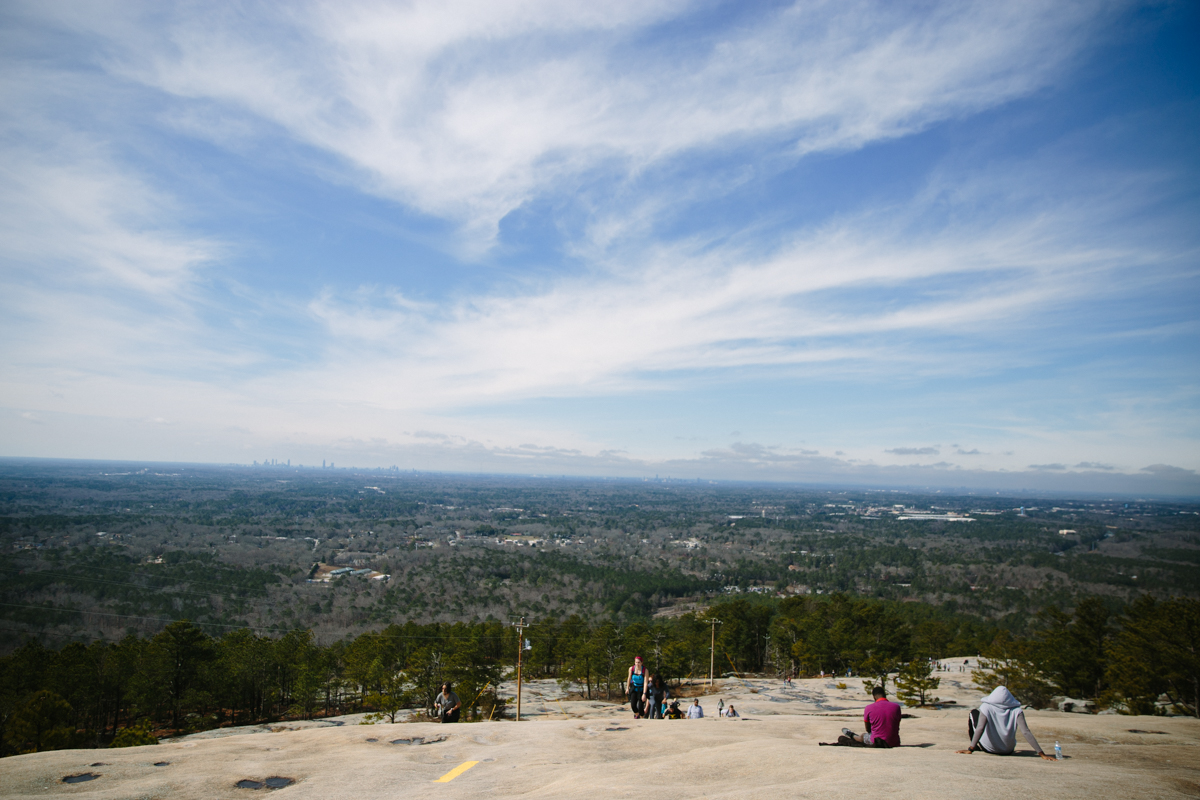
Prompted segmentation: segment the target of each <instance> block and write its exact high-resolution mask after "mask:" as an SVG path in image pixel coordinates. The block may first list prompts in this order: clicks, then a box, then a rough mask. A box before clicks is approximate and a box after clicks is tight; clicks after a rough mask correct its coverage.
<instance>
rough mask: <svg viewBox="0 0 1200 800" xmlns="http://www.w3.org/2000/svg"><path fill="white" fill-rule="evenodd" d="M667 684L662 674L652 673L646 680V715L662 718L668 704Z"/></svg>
mask: <svg viewBox="0 0 1200 800" xmlns="http://www.w3.org/2000/svg"><path fill="white" fill-rule="evenodd" d="M667 694H668V692H667V684H666V683H664V682H663V679H662V676H661V675H651V676H650V678H649V679H648V680H647V681H646V717H647V718H649V719H662V718H663V708H664V707H665V706H666V704H667Z"/></svg>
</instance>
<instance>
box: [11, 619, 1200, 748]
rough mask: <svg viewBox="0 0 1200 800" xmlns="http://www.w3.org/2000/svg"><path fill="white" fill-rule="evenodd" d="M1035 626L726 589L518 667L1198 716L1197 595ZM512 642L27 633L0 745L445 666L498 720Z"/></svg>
mask: <svg viewBox="0 0 1200 800" xmlns="http://www.w3.org/2000/svg"><path fill="white" fill-rule="evenodd" d="M714 621H715V622H714ZM714 626H715V637H716V638H715V641H716V644H715V649H714V650H712V651H711V652H710V642H711V637H712V635H713V632H714ZM1031 630H1032V633H1029V634H1027V635H1015V634H1014V633H1012V632H1011V631H1010V630H1008V629H1006V628H1003V627H1001V626H1000V625H998V624H996V623H994V622H989V621H985V620H981V619H978V618H974V617H969V616H966V615H961V614H954V613H950V612H947V611H946V610H944V609H941V608H938V607H934V606H928V605H921V604H915V603H898V602H891V601H884V600H874V599H864V598H852V597H849V596H845V595H833V596H829V597H821V598H789V599H786V600H782V601H777V600H770V599H761V600H759V599H754V600H750V599H743V598H737V599H733V600H729V601H726V602H723V603H719V604H717V605H714V606H712V607H711V608H709V609H708V610H707V611H706V612H705V613H704V615H702V616H697V615H694V614H690V615H686V616H684V617H681V618H678V619H673V620H661V621H657V620H656V621H653V622H635V623H632V624H627V625H621V624H618V623H617V622H614V621H606V622H589V621H585V620H583V619H582V618H580V617H578V616H573V617H570V618H568V619H564V620H559V619H543V620H538V621H535V622H534V623H533V624H532V625H529V626H527V627H526V628H525V629H524V636H523V639H525V640H527V642H528V648H527V649H522V650H521V653H522V661H523V666H524V670H525V676H526V677H527V678H551V679H556V680H558V681H559V682H560V683H561V684H562V685H563V686H564V687H565V688H567V689H568V690H570V691H573V692H578V693H579V695H580V696H583V697H587V698H591V699H595V698H607V699H616V698H620V697H621V696H622V694H623V686H622V684H623V681H624V678H625V674H626V670H627V668H628V666H629V664H630V663H631V662H632V659H633V657H634V656H635V655H641V656H643V658H644V659H645V660H646V662H647V663H648V664H649V666H650V668H651V669H652V670H654V671H655V672H657V673H660V674H662V675H663V676H664V677H666V678H667V679H668V680H669V681H674V682H678V681H680V680H684V679H687V678H689V677H692V678H698V677H702V676H706V675H707V674H708V670H709V665H710V661H709V659H710V657H713V658H714V660H715V668H716V672H717V673H718V675H721V674H728V673H730V672H733V673H738V674H743V673H757V674H764V673H765V674H782V673H785V672H793V673H796V674H801V675H803V674H815V673H818V672H821V671H824V672H825V673H837V674H850V675H855V676H858V677H860V678H863V679H864V680H866V681H869V682H878V681H881V680H882V681H887V680H888V679H889V676H890V675H894V673H896V672H897V671H898V670H900V669H901V668H902V667H903V665H905V664H909V665H912V664H917V663H921V662H924V663H927V662H928V660H929V659H940V658H945V657H949V656H960V655H976V654H982V656H983V657H984V664H985V666H986V667H987V668H988V671H986V672H980V673H977V674H976V680H977V682H979V683H980V684H981V685H984V686H987V685H990V684H993V683H1000V682H1003V683H1005V684H1006V685H1008V686H1009V687H1010V688H1011V689H1012V690H1013V692H1014V693H1015V694H1017V696H1018V697H1019V698H1021V699H1022V700H1023V701H1024V702H1026V703H1027V704H1031V705H1034V706H1045V705H1046V704H1048V702H1049V698H1050V696H1051V695H1052V694H1063V695H1069V696H1071V697H1074V698H1077V699H1083V698H1091V699H1094V700H1096V701H1097V702H1098V703H1099V704H1101V705H1108V706H1113V707H1116V708H1118V709H1120V710H1123V711H1126V712H1129V713H1152V712H1154V711H1155V710H1159V711H1165V710H1168V709H1170V710H1173V711H1175V712H1182V713H1188V714H1196V713H1197V708H1198V706H1200V653H1198V652H1197V642H1200V601H1196V600H1189V599H1171V600H1167V601H1163V602H1156V601H1155V600H1153V599H1151V598H1149V597H1143V598H1141V599H1139V600H1137V601H1136V602H1135V603H1133V604H1131V605H1130V606H1129V607H1128V608H1125V609H1119V608H1113V607H1110V606H1109V605H1107V604H1106V603H1105V602H1104V601H1102V600H1100V599H1099V598H1089V599H1087V600H1085V601H1083V602H1081V603H1080V604H1078V606H1077V607H1076V608H1075V609H1074V611H1073V612H1072V613H1066V612H1062V611H1058V610H1051V611H1048V612H1045V613H1043V614H1042V615H1040V616H1039V617H1038V618H1037V619H1036V620H1035V621H1034V625H1033V626H1032V628H1031ZM517 653H518V639H517V633H516V631H515V629H514V628H512V627H510V626H507V625H504V624H502V623H499V622H484V623H472V624H466V623H456V624H430V625H418V624H415V623H411V622H410V623H406V624H404V625H391V626H388V627H387V628H385V629H383V630H381V631H378V632H369V633H364V634H362V635H360V636H358V637H355V638H353V639H345V640H340V641H335V642H331V643H329V644H325V645H322V644H320V643H318V642H317V641H315V639H314V636H313V635H312V633H311V632H309V631H291V632H287V633H285V634H283V635H281V636H266V635H258V634H256V633H254V632H253V631H251V630H248V629H238V630H233V631H230V632H228V633H225V634H223V635H221V636H217V637H213V636H210V635H209V634H208V633H206V632H205V631H204V630H203V629H202V628H201V627H199V626H197V625H195V624H193V623H191V622H188V621H179V622H175V623H172V624H171V625H169V626H168V627H167V628H166V629H164V630H163V631H162V632H160V633H158V634H157V635H155V636H153V637H149V638H138V637H135V636H128V637H126V638H124V639H122V640H120V641H118V642H102V641H97V642H92V643H91V644H82V643H74V644H69V645H67V646H65V647H63V648H61V649H59V650H51V649H48V648H46V647H44V646H43V645H41V644H40V643H38V642H36V641H30V642H28V643H26V644H25V645H23V646H22V647H21V648H19V649H18V650H17V651H16V652H14V653H13V654H12V655H10V656H6V657H4V658H3V659H0V741H2V742H3V744H2V746H3V753H4V754H5V755H11V754H14V753H20V752H33V751H37V750H45V749H54V748H61V747H81V746H104V745H108V744H117V745H121V744H136V743H144V742H148V741H153V737H152V736H151V735H150V731H152V730H153V731H155V732H157V733H158V734H159V735H168V734H173V733H183V732H188V731H197V730H202V729H207V728H213V727H219V726H223V725H242V724H250V723H257V722H265V721H270V720H278V719H282V718H285V717H293V718H311V717H313V716H315V715H334V714H345V713H352V712H359V711H370V712H373V713H376V714H378V715H380V718H383V719H388V720H390V721H394V720H395V719H396V715H397V713H398V712H399V711H400V710H401V709H404V708H415V709H427V708H429V707H430V706H431V705H432V699H433V696H434V695H435V694H436V692H437V690H438V687H439V686H440V684H441V683H442V681H446V680H449V681H451V682H452V683H454V684H455V689H456V691H457V692H458V694H459V697H460V698H462V700H463V705H464V711H465V716H466V718H468V719H488V718H491V719H496V718H502V717H503V716H504V714H505V703H504V702H503V700H501V699H499V698H497V696H496V687H497V685H498V684H499V682H500V681H501V680H508V679H511V678H512V676H513V668H514V667H515V662H516V659H517Z"/></svg>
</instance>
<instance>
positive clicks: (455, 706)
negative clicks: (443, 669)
mask: <svg viewBox="0 0 1200 800" xmlns="http://www.w3.org/2000/svg"><path fill="white" fill-rule="evenodd" d="M433 704H434V705H435V706H436V707H437V714H438V722H458V714H459V711H460V710H461V709H462V701H461V700H459V699H458V695H457V694H455V693H454V691H453V690H452V688H451V686H450V684H449V683H443V684H442V691H441V692H440V693H438V696H437V697H435V698H434V700H433Z"/></svg>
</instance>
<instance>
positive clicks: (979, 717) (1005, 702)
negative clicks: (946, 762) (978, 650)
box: [957, 686, 1055, 761]
mask: <svg viewBox="0 0 1200 800" xmlns="http://www.w3.org/2000/svg"><path fill="white" fill-rule="evenodd" d="M1018 729H1019V730H1020V731H1021V735H1022V736H1024V737H1025V741H1027V742H1029V746H1030V747H1032V748H1033V749H1034V752H1036V753H1037V754H1038V755H1039V756H1041V757H1042V758H1044V759H1046V760H1047V761H1054V760H1055V759H1054V756H1048V755H1046V752H1045V751H1044V750H1042V748H1041V745H1039V744H1038V742H1037V739H1035V738H1033V732H1032V731H1030V730H1029V725H1028V723H1026V722H1025V712H1024V711H1022V710H1021V704H1020V703H1019V702H1018V701H1017V698H1015V697H1013V696H1012V692H1010V691H1009V690H1008V688H1007V687H1004V686H997V687H996V688H995V689H993V690H992V693H991V694H989V695H988V696H987V697H985V698H983V701H982V702H981V703H980V704H979V708H973V709H971V714H970V715H969V716H968V717H967V736H969V737H971V744H970V745H969V746H968V747H967V749H966V750H958V751H957V752H959V753H966V754H968V755H969V754H971V753H974V752H975V751H976V750H982V751H983V752H985V753H991V754H993V755H997V756H1007V755H1010V754H1011V753H1012V752H1013V751H1014V750H1016V749H1017V730H1018Z"/></svg>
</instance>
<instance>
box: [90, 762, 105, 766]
mask: <svg viewBox="0 0 1200 800" xmlns="http://www.w3.org/2000/svg"><path fill="white" fill-rule="evenodd" d="M88 766H89V767H107V766H108V762H107V761H97V762H96V763H95V764H88Z"/></svg>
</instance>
